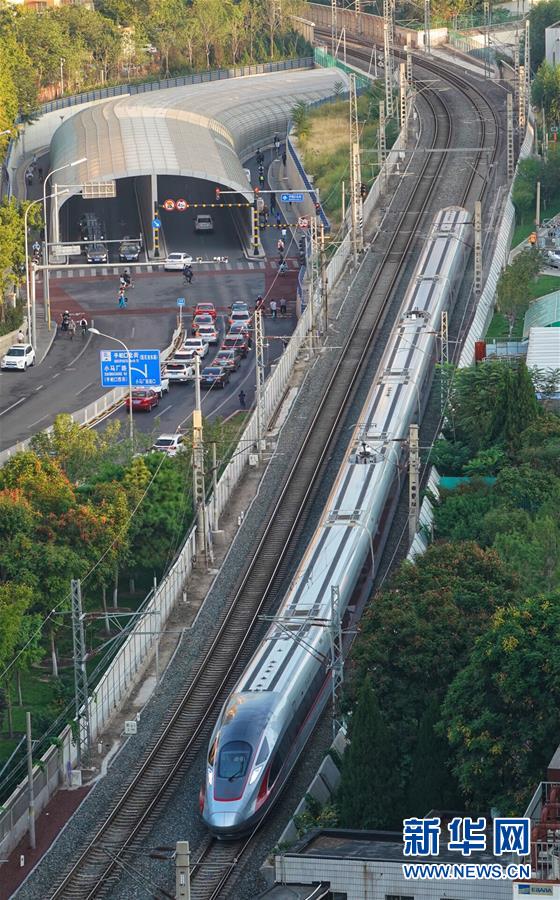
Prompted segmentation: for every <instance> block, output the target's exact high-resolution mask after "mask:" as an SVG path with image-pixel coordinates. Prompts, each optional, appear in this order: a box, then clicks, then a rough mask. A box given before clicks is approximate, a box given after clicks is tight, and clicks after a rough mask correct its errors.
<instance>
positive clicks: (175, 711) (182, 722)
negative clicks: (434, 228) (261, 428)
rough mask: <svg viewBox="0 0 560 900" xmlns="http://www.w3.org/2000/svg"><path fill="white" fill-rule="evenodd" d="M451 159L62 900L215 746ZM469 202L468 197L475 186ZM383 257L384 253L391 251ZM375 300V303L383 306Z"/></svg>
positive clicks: (445, 111)
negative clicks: (197, 660)
mask: <svg viewBox="0 0 560 900" xmlns="http://www.w3.org/2000/svg"><path fill="white" fill-rule="evenodd" d="M430 94H431V92H427V93H426V94H424V95H423V96H424V97H425V98H426V103H427V104H428V107H429V109H430V110H431V116H432V122H431V129H432V130H433V139H432V142H431V143H432V146H436V145H437V146H443V148H448V147H449V146H450V144H451V141H452V139H453V122H452V115H451V111H450V109H449V108H448V107H447V106H446V104H445V102H444V100H443V99H442V97H438V95H437V94H434V95H433V96H430ZM444 160H445V154H426V155H425V156H424V158H423V160H422V161H421V165H420V167H419V172H418V180H417V183H416V185H415V187H414V188H413V190H412V193H411V196H410V199H409V202H408V204H407V205H406V208H405V209H403V210H402V212H401V213H399V214H398V215H397V218H396V222H395V227H394V229H393V230H392V233H387V234H385V235H384V236H383V237H382V238H381V239H378V241H377V245H379V250H380V262H379V264H378V266H377V268H376V271H375V274H374V276H373V279H372V282H371V284H370V286H369V289H368V292H367V294H366V295H365V296H364V297H363V300H362V303H361V305H360V309H359V310H358V311H357V315H356V317H355V321H354V325H353V328H352V330H351V332H350V333H349V334H348V338H347V341H346V344H345V347H344V350H343V351H342V354H341V356H340V359H339V361H338V364H337V366H336V368H335V371H334V373H333V375H332V377H331V380H330V382H329V384H328V385H326V387H325V392H324V396H323V401H322V403H321V404H320V406H319V409H318V410H317V412H316V414H315V416H314V417H313V419H312V422H311V424H310V426H309V429H308V432H307V435H306V437H305V439H304V441H303V445H302V447H301V449H300V451H299V454H298V457H297V459H296V461H295V463H294V465H293V467H292V470H291V472H290V474H289V476H288V479H287V481H286V483H285V485H284V486H283V488H282V491H281V494H280V497H279V499H278V501H277V503H276V505H275V508H274V510H273V511H272V515H271V518H270V521H269V525H268V527H267V529H266V530H265V532H264V534H263V535H262V538H261V541H260V543H259V545H258V546H257V548H256V551H255V556H254V559H253V561H252V562H251V564H250V565H249V568H248V570H247V572H246V574H245V575H244V577H243V579H242V582H241V584H240V586H239V588H238V590H237V591H236V593H235V596H233V597H232V598H231V599H230V601H229V603H228V604H227V606H226V608H225V609H224V611H223V614H222V617H221V620H220V622H219V625H218V628H217V631H216V633H215V635H214V637H213V639H212V641H211V643H210V646H209V647H208V649H207V651H206V653H205V656H204V659H203V660H202V662H201V664H200V666H199V667H198V669H197V671H196V672H195V673H194V674H193V675H192V676H191V677H190V678H189V680H188V683H187V684H186V685H185V688H184V691H183V693H182V695H181V697H180V698H179V699H178V700H177V702H176V703H175V705H174V707H173V708H172V709H171V710H170V711H169V713H168V715H167V717H166V720H165V721H164V723H163V726H162V730H161V732H160V734H159V735H157V737H156V738H154V740H153V741H152V744H151V746H150V748H149V749H148V751H147V752H146V754H145V757H144V759H143V760H142V761H141V763H140V765H139V767H138V769H137V771H136V772H135V773H134V775H133V777H132V779H131V781H130V783H129V784H128V786H127V787H126V788H125V789H124V791H123V792H122V794H121V796H120V797H119V798H118V799H117V800H116V802H115V804H114V807H113V809H112V810H110V812H109V814H108V816H107V818H106V820H105V822H104V823H103V824H102V825H101V827H100V828H99V829H98V831H97V833H96V834H95V835H94V836H93V838H92V839H91V840H90V841H89V843H88V845H87V847H86V848H85V849H84V850H83V852H82V853H81V854H80V856H79V858H78V859H77V860H76V861H75V862H74V863H73V864H72V866H71V868H70V870H69V871H68V872H67V873H66V874H65V875H64V876H63V877H62V879H61V880H60V882H59V884H58V886H57V887H56V888H55V889H54V891H53V892H52V893H51V894H50V896H51V897H53V898H55V897H56V898H63V897H64V898H80V900H86V898H93V897H95V896H103V895H107V894H108V893H109V892H110V891H111V888H112V887H114V884H115V881H116V879H117V877H118V874H119V872H120V857H121V855H122V854H123V853H124V852H125V851H126V850H128V849H138V848H139V846H140V843H141V841H142V839H143V838H144V836H145V835H146V834H147V832H148V830H149V828H150V827H151V826H152V824H153V821H154V818H155V817H156V815H157V814H158V813H159V812H160V811H161V810H162V809H163V808H164V806H165V804H166V803H167V802H168V800H169V798H170V797H171V795H172V793H173V790H174V787H175V785H176V784H177V783H178V780H179V779H180V778H181V777H183V775H184V774H185V772H186V771H187V770H188V768H189V766H190V765H191V764H192V762H193V760H194V759H195V757H196V756H197V754H198V753H199V752H200V750H201V749H202V748H203V747H204V746H205V743H206V742H207V741H208V738H209V734H210V730H211V725H212V723H213V721H214V718H215V716H216V714H217V712H218V711H219V709H220V708H221V705H222V704H223V702H224V700H225V698H226V697H227V695H228V693H229V692H230V690H231V688H232V687H233V684H234V683H235V680H236V678H237V677H238V676H239V675H240V674H241V671H242V669H243V667H244V665H245V663H246V661H247V659H248V658H249V656H250V655H251V653H252V652H253V650H254V649H255V646H256V644H257V636H256V632H257V631H258V629H257V628H256V626H257V625H258V617H259V616H260V615H262V614H264V613H269V612H270V611H271V610H273V609H274V607H275V605H276V602H277V600H278V599H279V592H280V590H281V586H282V584H283V582H284V580H285V578H286V575H287V573H288V571H289V561H290V559H291V555H292V554H293V547H292V545H291V539H292V538H293V537H294V535H296V536H297V533H298V528H299V527H300V526H301V523H302V521H303V520H304V518H305V514H304V508H305V505H306V501H307V499H308V498H309V497H310V495H311V494H312V492H313V488H314V485H315V484H316V481H317V479H318V478H320V475H321V471H322V463H323V462H324V460H325V458H326V457H327V456H328V453H329V448H330V447H331V445H332V440H333V438H334V437H335V436H336V435H337V434H338V429H339V427H340V423H341V422H342V420H343V418H344V415H345V411H346V409H347V405H348V403H349V401H350V399H351V397H352V395H353V391H354V390H355V388H356V385H357V384H358V383H359V380H360V375H361V372H362V371H363V367H364V365H365V364H366V362H367V359H368V356H369V353H370V350H371V346H372V343H373V342H374V341H375V332H376V327H377V325H378V323H379V321H380V319H381V318H382V316H383V314H384V311H385V309H386V306H387V303H388V301H389V298H390V297H391V295H392V292H393V290H394V288H395V286H396V284H397V282H398V280H399V277H400V274H401V271H402V265H403V260H404V259H405V257H406V254H407V253H408V251H409V250H410V248H411V246H412V243H413V241H414V240H415V238H416V235H417V233H418V231H419V229H420V228H421V224H422V221H423V217H424V214H425V212H426V209H427V207H428V204H429V203H430V201H431V199H432V195H433V193H434V191H437V186H436V179H437V176H438V175H439V174H440V172H441V169H442V166H443V165H444ZM467 181H468V185H467V187H466V188H465V192H466V193H468V191H469V190H470V187H471V184H472V178H471V179H470V180H469V179H467ZM381 247H382V248H383V250H382V251H381ZM374 296H375V301H376V302H373V298H374ZM250 845H251V842H250V840H246V841H244V842H236V843H235V844H230V845H227V844H223V843H219V842H216V841H212V840H210V839H209V840H208V842H207V846H206V847H205V848H204V851H203V852H202V853H199V857H198V862H197V861H196V857H195V865H194V869H193V898H196V900H208V898H216V897H219V896H223V894H222V893H221V892H222V890H223V888H224V885H225V884H226V881H227V878H228V877H229V875H230V874H231V873H232V872H233V871H234V870H235V868H236V863H237V860H238V859H239V858H240V857H241V856H242V855H243V854H244V853H246V852H247V850H248V849H249V848H250Z"/></svg>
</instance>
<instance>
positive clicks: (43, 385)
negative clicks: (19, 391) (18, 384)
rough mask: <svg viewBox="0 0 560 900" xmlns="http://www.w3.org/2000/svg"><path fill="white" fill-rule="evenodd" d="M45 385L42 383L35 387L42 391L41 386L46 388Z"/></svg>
mask: <svg viewBox="0 0 560 900" xmlns="http://www.w3.org/2000/svg"><path fill="white" fill-rule="evenodd" d="M44 387H45V385H44V384H40V385H39V387H36V388H35V390H36V391H40V390H41V388H44Z"/></svg>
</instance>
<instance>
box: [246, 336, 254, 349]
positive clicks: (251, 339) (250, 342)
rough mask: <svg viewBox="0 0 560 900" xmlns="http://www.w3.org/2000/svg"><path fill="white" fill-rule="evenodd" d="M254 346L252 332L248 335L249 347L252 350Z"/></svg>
mask: <svg viewBox="0 0 560 900" xmlns="http://www.w3.org/2000/svg"><path fill="white" fill-rule="evenodd" d="M252 346H253V338H252V337H251V335H250V334H248V335H247V349H248V350H250V349H251V347H252Z"/></svg>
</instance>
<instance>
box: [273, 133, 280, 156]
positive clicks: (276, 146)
mask: <svg viewBox="0 0 560 900" xmlns="http://www.w3.org/2000/svg"><path fill="white" fill-rule="evenodd" d="M279 150H280V141H279V140H278V135H277V134H275V135H274V155H275V157H276V159H278V152H279Z"/></svg>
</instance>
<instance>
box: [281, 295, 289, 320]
mask: <svg viewBox="0 0 560 900" xmlns="http://www.w3.org/2000/svg"><path fill="white" fill-rule="evenodd" d="M287 311H288V310H287V305H286V298H285V297H282V298H281V299H280V315H281V316H282V318H283V319H284V318H285V317H286V313H287Z"/></svg>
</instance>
